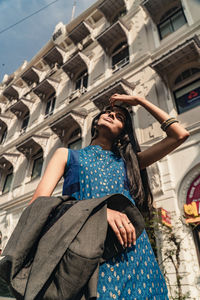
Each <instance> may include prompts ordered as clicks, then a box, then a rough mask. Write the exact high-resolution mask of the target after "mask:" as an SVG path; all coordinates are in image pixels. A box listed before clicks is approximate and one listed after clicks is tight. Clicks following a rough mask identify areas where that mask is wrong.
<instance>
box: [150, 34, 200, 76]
mask: <svg viewBox="0 0 200 300" xmlns="http://www.w3.org/2000/svg"><path fill="white" fill-rule="evenodd" d="M199 57H200V41H199V39H198V38H197V37H196V36H195V37H193V38H191V39H189V40H186V41H185V42H184V43H182V44H179V45H178V46H177V47H175V48H174V49H172V50H170V51H168V52H166V53H165V54H164V55H162V56H161V57H159V58H158V59H156V60H154V61H153V62H152V63H151V64H150V66H151V68H153V69H154V70H155V71H156V72H157V73H158V74H159V75H160V76H161V77H165V76H168V75H169V74H170V73H171V72H172V71H173V70H176V68H177V66H180V65H183V64H187V63H189V62H191V61H193V60H196V61H197V60H198V59H199Z"/></svg>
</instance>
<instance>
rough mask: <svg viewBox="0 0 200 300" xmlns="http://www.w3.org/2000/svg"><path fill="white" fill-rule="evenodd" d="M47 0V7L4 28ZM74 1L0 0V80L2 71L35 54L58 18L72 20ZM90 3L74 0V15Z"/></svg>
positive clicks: (88, 1) (4, 72) (12, 67)
mask: <svg viewBox="0 0 200 300" xmlns="http://www.w3.org/2000/svg"><path fill="white" fill-rule="evenodd" d="M52 2H54V3H52ZM50 3H52V5H50V6H48V7H47V8H46V9H44V10H41V11H40V12H38V13H36V14H35V15H33V16H32V17H30V18H28V19H26V20H25V21H23V22H22V23H20V24H18V25H15V26H14V27H12V28H11V29H8V30H6V31H4V30H5V29H6V28H8V27H10V26H12V25H13V24H15V23H17V22H18V21H20V20H22V19H24V18H26V17H27V16H29V15H31V14H33V13H34V12H36V11H38V10H40V9H42V8H43V7H45V6H47V5H49V4H50ZM73 3H74V0H0V82H2V80H3V77H4V75H5V74H8V75H9V74H12V73H13V72H14V71H15V70H16V69H18V68H19V67H20V66H21V65H22V64H23V62H24V60H27V61H30V60H31V59H32V58H33V57H34V56H35V55H36V54H37V52H38V51H39V50H40V49H41V48H42V47H43V46H44V45H45V44H46V43H47V42H48V41H49V40H50V39H51V36H52V33H53V31H54V29H55V26H56V25H57V24H58V23H59V22H63V23H64V24H67V23H69V22H70V21H71V15H72V8H73ZM93 3H95V0H76V10H75V15H74V17H77V16H78V15H79V14H80V13H82V12H83V11H84V10H86V9H87V8H88V7H89V6H91V5H92V4H93ZM2 31H4V32H2Z"/></svg>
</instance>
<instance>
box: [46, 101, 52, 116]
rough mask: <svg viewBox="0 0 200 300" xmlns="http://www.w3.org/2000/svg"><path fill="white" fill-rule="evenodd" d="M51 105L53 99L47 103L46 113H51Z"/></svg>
mask: <svg viewBox="0 0 200 300" xmlns="http://www.w3.org/2000/svg"><path fill="white" fill-rule="evenodd" d="M50 106H51V101H48V102H47V105H46V110H45V115H48V114H49V110H50Z"/></svg>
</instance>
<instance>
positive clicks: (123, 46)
mask: <svg viewBox="0 0 200 300" xmlns="http://www.w3.org/2000/svg"><path fill="white" fill-rule="evenodd" d="M120 45H121V47H120V48H118V47H119V46H120ZM122 51H124V52H125V51H127V53H128V55H126V56H125V57H123V59H121V60H119V61H118V62H117V63H115V64H114V63H113V58H114V57H115V56H117V55H119V54H120V53H121V52H122ZM123 60H125V63H123V64H120V63H121V62H122V61H123ZM129 62H130V53H129V45H128V43H127V41H123V42H121V43H119V44H118V45H117V46H116V47H115V48H114V50H113V51H112V54H111V65H112V72H113V73H115V72H117V71H119V70H120V69H122V68H124V67H125V66H126V65H128V64H129ZM116 66H118V67H117V68H116Z"/></svg>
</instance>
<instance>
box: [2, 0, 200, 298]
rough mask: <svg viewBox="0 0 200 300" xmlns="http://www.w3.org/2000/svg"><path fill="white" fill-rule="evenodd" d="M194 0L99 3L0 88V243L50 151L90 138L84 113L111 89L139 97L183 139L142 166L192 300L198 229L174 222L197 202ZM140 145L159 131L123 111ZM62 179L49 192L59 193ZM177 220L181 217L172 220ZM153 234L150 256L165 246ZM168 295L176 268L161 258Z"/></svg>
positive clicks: (199, 288) (199, 64)
mask: <svg viewBox="0 0 200 300" xmlns="http://www.w3.org/2000/svg"><path fill="white" fill-rule="evenodd" d="M199 12H200V3H199V1H197V0H99V1H97V2H95V3H94V4H93V5H92V6H91V7H90V8H88V9H87V10H86V11H84V12H83V13H82V14H81V15H80V16H78V17H77V18H76V19H75V20H73V21H72V22H71V23H69V24H67V25H63V24H62V23H59V24H58V25H57V26H56V28H55V31H54V33H53V35H52V38H51V40H50V41H49V42H48V43H47V44H46V45H45V46H44V47H43V48H42V49H41V51H40V52H39V53H37V54H36V56H35V57H33V59H32V60H31V61H30V62H28V63H25V64H24V65H23V66H22V67H20V68H19V69H18V70H16V72H14V73H13V74H12V75H10V76H5V77H4V80H3V82H2V83H1V85H0V242H1V246H0V247H1V248H2V249H3V248H4V246H5V244H6V242H7V240H8V238H9V236H10V234H11V232H12V230H13V228H14V227H15V225H16V223H17V221H18V219H19V217H20V215H21V213H22V211H23V209H24V208H25V207H26V206H27V204H28V202H29V201H30V199H31V197H32V195H33V192H34V191H35V189H36V187H37V185H38V183H39V180H40V177H41V175H42V174H43V172H44V170H45V167H46V166H47V164H48V162H49V159H50V158H51V156H52V154H53V152H54V151H55V150H56V149H57V148H58V147H61V146H64V147H69V148H73V149H78V148H80V147H84V146H86V145H88V143H89V142H90V123H91V119H92V118H93V117H94V116H95V115H96V114H97V113H98V111H99V110H100V109H101V108H103V107H104V106H105V105H106V104H107V103H108V99H109V96H110V95H112V94H113V93H115V92H117V93H128V94H131V93H133V90H134V92H136V93H138V94H141V95H144V96H145V97H146V98H147V99H149V100H150V101H152V103H154V104H156V105H158V106H159V107H161V108H162V109H164V110H165V111H166V112H168V113H169V114H170V115H171V116H176V117H177V119H178V120H179V121H180V122H181V123H182V124H183V126H185V127H186V128H187V129H188V130H189V132H190V135H191V136H190V138H189V139H188V140H187V141H186V142H185V143H184V144H183V145H182V146H180V147H179V148H178V149H176V150H175V151H174V152H173V153H171V154H170V155H168V156H167V157H165V158H163V159H161V160H160V161H159V162H157V163H155V164H154V165H152V166H151V167H150V168H149V170H148V172H149V174H150V182H151V186H152V191H153V194H154V202H155V206H156V207H157V208H159V207H162V208H164V209H165V210H166V211H167V212H169V213H170V215H171V223H172V228H173V230H174V231H175V233H176V234H177V237H178V238H179V239H180V240H181V241H182V243H181V249H180V253H179V254H180V261H181V264H180V266H179V270H178V271H179V275H180V276H181V288H182V293H183V294H185V293H187V292H188V293H189V294H188V298H187V299H195V300H196V299H200V272H199V263H200V233H199V225H198V226H196V227H195V229H193V230H192V228H191V227H190V226H185V225H184V224H183V223H184V221H183V222H182V221H180V218H182V215H183V214H184V211H183V205H184V204H187V205H188V204H190V203H191V202H192V201H193V202H196V204H198V203H199V201H200V155H199V151H200V117H199V116H200V105H199V104H200V41H199V36H200V18H199ZM132 115H133V123H134V126H135V130H136V133H137V136H138V139H139V142H140V144H141V147H142V149H145V148H147V147H149V146H151V145H152V144H154V143H155V142H157V141H159V140H161V139H162V138H163V137H164V134H163V132H162V131H161V129H160V125H159V124H158V122H157V121H156V120H155V119H154V118H153V117H152V116H151V115H150V114H149V113H147V112H146V111H145V110H144V109H143V108H141V107H133V108H132ZM62 184H63V180H61V181H60V182H59V184H58V185H57V187H56V189H55V191H54V195H59V194H60V193H61V188H62ZM198 214H199V212H198ZM182 219H183V218H182ZM196 224H197V223H196ZM168 247H169V245H166V243H165V240H164V239H163V238H161V239H160V238H159V239H158V249H160V250H159V253H158V258H159V259H160V260H162V259H163V257H164V252H166V251H167V250H168ZM165 270H166V272H167V275H166V276H167V278H168V279H169V282H167V283H168V285H169V287H170V292H172V294H173V293H175V291H176V285H177V281H176V271H177V270H176V264H175V265H173V264H172V263H170V261H168V262H166V263H165Z"/></svg>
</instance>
